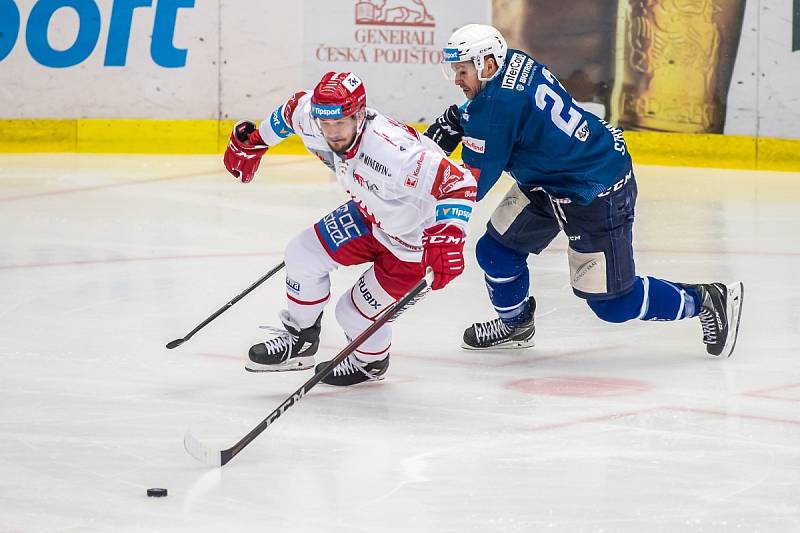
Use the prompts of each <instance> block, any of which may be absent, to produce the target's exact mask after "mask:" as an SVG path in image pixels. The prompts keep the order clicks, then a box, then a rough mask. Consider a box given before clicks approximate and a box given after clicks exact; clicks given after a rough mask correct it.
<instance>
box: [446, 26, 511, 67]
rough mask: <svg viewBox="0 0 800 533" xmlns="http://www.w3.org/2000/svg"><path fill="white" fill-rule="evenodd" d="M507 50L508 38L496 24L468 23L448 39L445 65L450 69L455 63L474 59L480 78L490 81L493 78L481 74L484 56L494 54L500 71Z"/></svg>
mask: <svg viewBox="0 0 800 533" xmlns="http://www.w3.org/2000/svg"><path fill="white" fill-rule="evenodd" d="M507 50H508V46H507V45H506V40H505V39H503V36H502V35H501V34H500V32H499V31H497V28H495V27H494V26H489V25H486V24H467V25H466V26H463V27H461V28H459V29H457V30H456V31H454V32H453V35H451V36H450V39H449V40H448V41H447V44H446V45H445V47H444V50H443V52H444V66H445V67H447V69H448V70H449V67H450V66H451V65H452V64H453V63H461V62H462V61H472V62H473V63H474V64H475V69H476V70H477V71H478V79H479V80H481V81H489V80H490V79H491V78H483V77H482V76H481V74H482V73H483V64H484V58H485V57H486V56H488V55H491V56H494V60H495V61H496V62H497V72H500V69H502V68H503V63H505V60H506V51H507ZM496 75H497V73H495V76H496ZM492 77H494V76H492Z"/></svg>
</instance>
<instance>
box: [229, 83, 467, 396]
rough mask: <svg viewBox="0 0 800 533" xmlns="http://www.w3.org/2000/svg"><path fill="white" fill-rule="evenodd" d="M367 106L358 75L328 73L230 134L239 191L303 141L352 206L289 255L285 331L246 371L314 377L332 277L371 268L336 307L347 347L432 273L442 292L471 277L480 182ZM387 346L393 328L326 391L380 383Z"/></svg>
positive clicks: (255, 353)
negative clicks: (468, 264)
mask: <svg viewBox="0 0 800 533" xmlns="http://www.w3.org/2000/svg"><path fill="white" fill-rule="evenodd" d="M366 99H367V95H366V91H365V88H364V84H363V83H362V82H361V80H360V79H359V78H358V77H357V76H356V75H354V74H352V73H349V72H339V73H336V72H328V73H327V74H325V75H324V76H323V77H322V79H321V80H320V82H319V83H318V84H317V86H316V87H315V89H314V91H313V92H309V91H300V92H297V93H295V94H294V96H292V97H291V98H290V99H289V100H288V101H286V102H285V103H284V104H283V105H281V106H279V107H278V108H277V109H276V110H275V111H274V112H273V113H272V115H271V116H270V117H269V119H267V120H264V121H263V122H262V123H261V124H260V125H259V126H256V125H255V124H253V123H252V122H239V123H238V124H236V126H234V130H233V133H232V134H231V139H230V143H229V145H228V149H227V150H226V152H225V167H226V168H227V169H228V171H229V172H230V173H231V174H233V175H234V176H235V177H237V178H239V179H240V180H241V181H242V182H244V183H247V182H249V181H250V180H251V179H252V178H253V175H254V174H255V172H256V170H257V168H258V165H259V162H260V159H261V157H262V156H263V155H264V153H265V152H266V151H267V150H268V148H269V147H270V146H274V145H276V144H278V143H280V142H281V141H282V140H283V139H285V138H286V137H288V136H289V135H292V134H297V135H300V138H301V139H302V140H303V143H304V144H305V146H306V148H308V150H309V151H311V152H312V153H314V154H315V155H316V156H317V157H319V159H321V160H322V162H323V163H325V165H326V166H327V167H328V168H330V169H331V170H333V171H334V172H335V173H336V179H337V180H338V182H339V183H340V184H341V185H342V187H344V189H345V190H346V191H347V193H348V194H349V195H350V197H351V200H350V201H348V202H347V203H345V204H344V205H342V206H341V207H339V208H338V209H336V210H334V211H333V212H331V213H329V214H328V215H326V216H325V217H323V218H322V219H321V220H320V221H319V222H317V223H316V224H315V225H314V226H313V227H311V228H308V229H307V230H305V231H303V232H302V233H300V234H299V235H297V236H296V237H294V238H293V239H292V240H291V241H290V243H289V245H288V246H287V248H286V250H285V253H284V260H285V262H286V293H287V299H288V309H287V310H284V311H282V312H281V313H280V315H279V316H280V319H281V321H282V322H283V325H284V329H279V328H274V333H275V336H274V337H272V338H270V339H268V340H267V341H266V342H264V343H260V344H256V345H255V346H253V347H251V348H250V353H249V361H248V362H247V365H246V368H247V369H248V370H250V371H253V372H265V371H284V370H303V369H307V368H311V367H312V366H313V365H314V363H315V361H314V354H315V353H316V351H317V348H318V346H319V334H320V329H321V319H322V311H323V308H324V307H325V305H326V304H327V303H328V300H329V299H330V277H329V274H330V272H332V271H334V270H336V269H337V268H338V267H339V266H341V265H356V264H364V263H372V265H371V266H370V268H368V269H367V270H366V271H365V272H364V273H363V275H362V276H361V277H360V278H359V279H358V281H357V282H356V283H355V284H354V285H353V287H352V288H351V289H350V290H348V291H346V292H345V293H344V294H342V295H341V296H340V297H339V300H338V302H337V304H336V319H337V321H338V323H339V325H340V326H341V327H342V329H343V330H344V333H345V335H346V336H347V338H348V339H353V338H355V337H356V336H357V335H358V334H360V333H361V332H362V331H364V330H365V329H366V328H367V327H369V325H370V324H372V322H373V321H375V320H376V319H377V317H378V316H379V315H380V314H381V313H382V312H383V310H384V309H386V308H388V307H389V306H390V305H391V304H392V303H394V302H395V301H397V300H398V299H399V298H400V297H401V296H403V295H404V294H405V293H406V292H408V290H409V289H410V288H411V287H413V286H414V285H415V284H416V283H417V282H418V281H419V280H420V278H421V277H422V276H423V274H424V271H425V268H426V267H427V266H430V267H431V268H432V269H433V271H434V281H433V284H432V287H431V288H432V289H434V290H437V289H441V288H443V287H444V286H445V285H447V284H448V283H449V282H450V281H451V280H452V279H453V278H455V277H456V276H458V275H459V274H461V272H462V271H463V270H464V258H463V248H464V241H465V235H466V229H467V223H468V222H469V217H470V214H471V213H472V207H473V205H474V201H475V197H476V194H477V184H476V181H475V178H474V177H473V176H472V174H471V173H469V172H466V171H464V170H463V169H461V168H460V167H458V166H456V165H455V164H454V163H452V162H451V161H450V160H449V159H448V158H447V157H446V156H445V155H444V153H443V152H442V151H441V149H440V148H439V147H438V146H437V145H436V144H435V143H434V142H433V141H431V140H430V139H428V138H427V137H425V136H422V135H420V134H418V133H417V131H416V130H414V129H413V128H411V127H409V126H406V125H404V124H401V123H399V122H396V121H394V120H392V119H390V118H388V117H385V116H383V115H381V114H380V113H378V112H377V111H375V110H374V109H371V108H368V107H366ZM391 338H392V333H391V326H390V325H389V324H386V325H384V326H383V327H381V328H380V329H378V330H377V331H376V332H375V333H374V334H373V335H372V336H371V337H370V338H369V339H368V340H367V341H365V342H364V344H362V345H361V346H360V347H359V348H358V349H357V350H356V351H355V352H354V353H353V354H351V355H350V357H349V358H348V359H345V360H344V361H343V362H342V363H341V364H339V365H338V366H337V367H336V368H335V369H334V371H333V372H332V373H331V374H330V375H328V376H327V377H326V378H324V379H323V380H322V381H323V382H324V383H328V384H331V385H353V384H356V383H361V382H364V381H368V380H376V379H382V377H383V376H384V374H385V373H386V370H387V368H388V365H389V349H390V347H391ZM322 366H323V364H320V365H318V366H317V370H319V369H320V368H321V367H322Z"/></svg>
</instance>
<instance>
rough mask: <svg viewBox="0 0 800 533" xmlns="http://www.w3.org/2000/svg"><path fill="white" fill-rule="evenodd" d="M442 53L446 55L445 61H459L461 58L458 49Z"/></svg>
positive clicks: (446, 50)
mask: <svg viewBox="0 0 800 533" xmlns="http://www.w3.org/2000/svg"><path fill="white" fill-rule="evenodd" d="M442 52H443V53H444V60H445V61H451V62H452V61H458V58H459V57H460V54H459V53H458V49H457V48H445V49H444V50H442Z"/></svg>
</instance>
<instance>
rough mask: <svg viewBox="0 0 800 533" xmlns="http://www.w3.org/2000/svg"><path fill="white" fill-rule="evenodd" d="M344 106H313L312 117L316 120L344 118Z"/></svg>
mask: <svg viewBox="0 0 800 533" xmlns="http://www.w3.org/2000/svg"><path fill="white" fill-rule="evenodd" d="M342 114H343V113H342V106H340V105H317V104H311V115H312V116H314V117H316V118H342Z"/></svg>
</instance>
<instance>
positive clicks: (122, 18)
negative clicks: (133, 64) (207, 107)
mask: <svg viewBox="0 0 800 533" xmlns="http://www.w3.org/2000/svg"><path fill="white" fill-rule="evenodd" d="M155 2H156V5H155V6H153V0H114V2H113V3H112V7H111V15H110V16H109V18H108V21H104V20H103V18H104V17H103V15H102V14H101V12H100V8H99V7H98V4H97V2H96V1H95V0H38V1H36V2H35V3H34V4H33V7H32V8H31V9H30V13H29V14H28V19H27V21H26V22H24V34H25V37H24V40H25V46H26V47H27V49H28V53H30V55H31V58H33V60H34V61H36V62H37V63H39V64H40V65H42V66H45V67H50V68H66V67H73V66H75V65H78V64H80V63H83V62H84V61H85V60H86V59H87V58H88V57H89V56H91V55H92V53H93V52H94V50H95V48H96V47H97V44H98V42H99V41H100V40H101V35H100V30H101V27H106V26H107V27H108V35H107V38H106V49H105V58H104V61H103V65H104V66H106V67H124V66H125V63H126V61H127V55H128V44H129V42H130V39H131V25H132V21H133V17H134V12H135V11H136V10H137V9H155V17H154V20H153V27H152V30H151V32H150V33H151V35H152V36H151V44H150V57H151V58H152V60H153V62H154V63H155V64H156V65H158V66H160V67H164V68H180V67H184V66H186V55H187V52H188V50H186V49H182V48H176V47H175V45H174V44H173V38H174V36H175V27H176V25H177V22H178V14H179V12H178V10H179V9H188V8H193V7H194V2H195V0H155ZM62 9H70V10H72V11H73V12H74V13H75V14H76V15H77V20H78V31H77V34H76V36H75V40H74V41H73V42H72V44H70V45H69V46H68V47H67V48H66V49H60V47H59V48H58V49H57V48H56V47H54V46H53V45H52V44H51V42H50V39H49V36H48V33H49V32H50V30H51V28H50V26H51V24H52V20H53V16H54V15H55V14H56V12H57V11H60V10H62ZM22 30H23V20H22V17H21V15H20V9H19V7H18V5H17V2H16V0H0V61H3V60H4V59H5V58H6V57H7V56H8V55H9V54H10V53H11V51H12V50H13V49H14V47H15V46H16V45H17V41H18V40H20V41H21V38H20V33H21V32H22ZM21 45H22V43H20V46H21Z"/></svg>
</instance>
